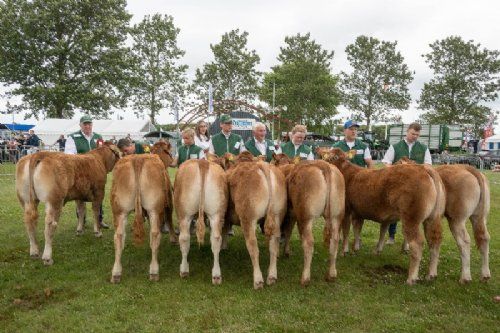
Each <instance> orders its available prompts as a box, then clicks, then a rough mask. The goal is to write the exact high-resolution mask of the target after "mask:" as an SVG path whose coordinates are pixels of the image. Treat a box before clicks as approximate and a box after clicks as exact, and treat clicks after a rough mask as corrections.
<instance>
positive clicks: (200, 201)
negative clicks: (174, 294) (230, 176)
mask: <svg viewBox="0 0 500 333" xmlns="http://www.w3.org/2000/svg"><path fill="white" fill-rule="evenodd" d="M228 197H229V194H228V187H227V181H226V174H225V173H224V170H223V169H222V168H221V167H220V166H219V165H217V164H215V163H212V162H209V161H206V160H188V161H186V162H184V163H182V165H181V166H180V168H179V171H177V175H176V176H175V185H174V203H175V211H176V214H177V221H178V222H179V228H180V236H179V244H180V248H181V252H182V262H181V265H180V275H181V277H187V276H188V275H189V263H188V260H187V257H188V254H189V247H190V233H189V226H190V224H191V221H192V219H193V217H194V216H195V215H196V214H198V220H197V223H196V236H197V238H198V243H200V244H202V243H203V239H204V236H205V222H204V214H206V215H207V216H208V219H209V220H210V228H211V233H210V242H211V245H212V253H213V256H214V265H213V268H212V283H213V284H221V283H222V274H221V270H220V264H219V253H220V249H221V244H222V235H221V234H222V225H223V223H224V215H225V213H226V209H227V202H228Z"/></svg>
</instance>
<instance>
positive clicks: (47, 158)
mask: <svg viewBox="0 0 500 333" xmlns="http://www.w3.org/2000/svg"><path fill="white" fill-rule="evenodd" d="M119 158H120V152H119V150H118V149H117V148H116V146H114V145H109V144H105V145H104V146H102V147H100V148H97V149H94V150H92V151H90V152H88V153H86V154H81V155H68V154H64V153H56V152H38V153H35V154H33V155H28V156H25V157H23V158H22V159H21V160H20V161H19V163H18V164H17V165H16V192H17V198H18V199H19V202H20V203H21V206H22V207H23V209H24V224H25V226H26V231H27V233H28V237H29V240H30V255H31V256H32V257H38V256H39V250H38V244H37V242H36V238H35V228H36V225H37V222H38V204H39V203H40V202H43V203H45V232H44V235H45V248H44V251H43V254H42V260H43V262H44V264H45V265H52V264H53V259H52V238H53V236H54V232H55V230H56V227H57V223H58V222H59V217H60V214H61V210H62V207H63V206H64V204H65V203H66V202H68V201H72V200H77V201H81V202H92V210H93V213H94V233H95V235H96V236H97V237H100V236H101V235H102V234H101V230H100V226H99V209H100V207H101V205H102V200H103V199H104V187H105V185H106V177H107V173H108V172H110V171H111V170H112V169H113V167H114V165H115V163H116V161H117V160H118V159H119ZM83 207H85V206H83ZM83 213H84V212H83V211H80V212H79V222H78V230H77V231H80V230H81V229H82V228H83V217H84V214H83Z"/></svg>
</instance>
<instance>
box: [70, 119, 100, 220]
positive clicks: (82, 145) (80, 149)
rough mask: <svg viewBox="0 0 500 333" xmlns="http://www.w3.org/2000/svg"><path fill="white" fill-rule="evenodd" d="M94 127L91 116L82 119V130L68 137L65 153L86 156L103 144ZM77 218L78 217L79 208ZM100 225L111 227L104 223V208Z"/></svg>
mask: <svg viewBox="0 0 500 333" xmlns="http://www.w3.org/2000/svg"><path fill="white" fill-rule="evenodd" d="M92 127H93V123H92V117H90V116H89V115H85V116H83V117H81V118H80V130H79V131H78V132H74V133H71V134H70V135H68V138H67V140H66V145H65V146H64V152H65V153H66V154H85V153H87V152H89V151H91V150H92V149H95V148H97V147H98V146H99V143H102V142H103V140H102V136H101V135H100V134H97V133H94V132H93V131H92ZM83 205H84V206H85V203H83ZM76 216H77V217H78V208H77V211H76ZM99 225H100V226H101V228H104V229H109V226H108V225H107V224H106V223H104V222H103V212H102V206H101V208H100V210H99Z"/></svg>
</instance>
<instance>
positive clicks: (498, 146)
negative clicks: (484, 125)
mask: <svg viewBox="0 0 500 333" xmlns="http://www.w3.org/2000/svg"><path fill="white" fill-rule="evenodd" d="M485 142H486V144H485V149H486V150H500V134H497V135H493V136H490V137H489V138H487V139H486V141H485Z"/></svg>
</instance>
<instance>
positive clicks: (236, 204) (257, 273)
mask: <svg viewBox="0 0 500 333" xmlns="http://www.w3.org/2000/svg"><path fill="white" fill-rule="evenodd" d="M227 179H228V183H229V192H230V202H229V206H228V212H227V214H226V223H225V227H226V228H227V226H230V225H231V224H236V225H240V226H241V228H242V231H243V235H244V236H245V243H246V246H247V250H248V252H249V254H250V258H251V260H252V266H253V285H254V288H255V289H260V288H262V287H263V286H264V279H263V277H262V271H261V270H260V265H259V248H258V245H257V238H256V235H255V228H256V225H257V222H258V221H259V220H260V219H261V218H265V219H266V221H265V232H266V235H267V236H268V238H269V255H270V262H269V271H268V277H267V284H268V285H271V284H274V283H275V282H276V280H277V279H278V272H277V267H276V264H277V258H278V252H279V239H280V225H281V222H282V220H283V217H284V216H285V213H286V186H285V178H284V176H283V173H282V172H280V171H279V170H278V169H277V168H276V167H275V166H273V165H269V164H266V163H264V162H260V161H259V162H254V161H253V156H252V155H251V154H250V153H249V152H244V153H241V154H240V155H239V156H238V157H237V158H236V161H235V166H234V167H233V168H230V169H229V170H228V171H227ZM223 235H224V237H225V236H226V233H225V232H223Z"/></svg>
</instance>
